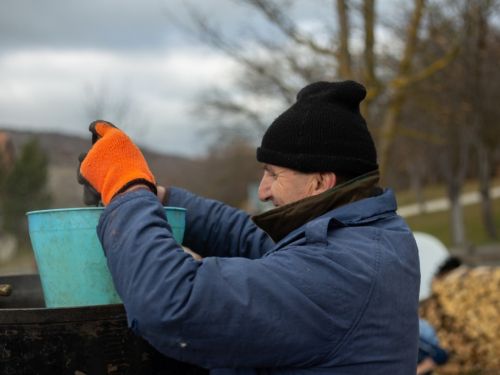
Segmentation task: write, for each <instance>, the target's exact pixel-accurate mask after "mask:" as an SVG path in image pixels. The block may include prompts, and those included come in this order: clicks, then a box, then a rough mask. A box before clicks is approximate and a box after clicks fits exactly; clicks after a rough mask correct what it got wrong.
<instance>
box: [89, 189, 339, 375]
mask: <svg viewBox="0 0 500 375" xmlns="http://www.w3.org/2000/svg"><path fill="white" fill-rule="evenodd" d="M217 228H218V226H217V225H214V226H212V227H211V228H210V230H216V229H217ZM97 231H98V236H99V239H100V241H101V243H102V246H103V249H104V251H105V254H106V257H107V261H108V266H109V269H110V271H111V274H112V276H113V281H114V284H115V287H116V290H117V292H118V294H119V295H120V297H121V298H122V300H123V303H124V305H125V308H126V311H127V319H128V323H129V326H130V327H132V329H134V330H135V332H136V333H137V334H139V335H140V336H142V337H143V338H145V339H146V340H148V341H149V342H150V343H151V344H152V345H153V346H154V347H155V348H156V349H158V350H159V351H160V352H162V353H164V354H165V355H167V356H169V357H173V358H176V359H178V360H181V361H184V362H190V363H195V364H197V365H200V366H203V367H206V368H225V367H239V368H245V367H283V366H297V367H308V366H311V365H314V364H317V363H321V360H323V359H324V357H325V356H326V355H327V354H326V353H329V352H330V351H331V350H332V347H331V343H332V342H335V341H337V342H340V338H339V339H338V340H336V339H335V337H332V335H333V332H335V329H333V328H332V324H333V323H332V319H331V314H332V311H323V309H322V308H319V307H318V306H317V305H316V304H314V303H312V302H311V293H310V292H311V290H310V289H309V288H311V287H313V286H312V285H311V283H310V282H309V283H304V282H303V281H301V280H304V278H308V277H314V278H315V280H317V278H318V276H319V275H323V274H324V275H329V273H328V272H326V270H320V271H318V270H316V272H315V273H314V275H313V272H310V271H309V268H308V267H307V266H306V265H303V266H302V265H298V266H297V263H296V262H290V258H289V257H290V253H289V255H288V256H287V257H283V256H282V255H281V254H282V252H281V251H278V252H276V253H273V254H272V255H269V256H265V257H264V258H262V259H259V260H251V259H247V258H241V257H237V258H219V257H209V258H205V259H203V260H202V261H197V260H194V259H193V258H192V257H191V256H190V255H188V254H187V253H184V252H183V251H182V248H181V247H180V246H179V245H178V244H177V243H176V242H175V240H174V239H173V237H172V234H171V231H170V227H169V225H168V222H167V220H166V216H165V211H164V210H163V208H162V207H161V204H159V203H158V200H157V199H156V197H155V196H154V195H153V194H151V193H149V192H145V191H140V192H135V193H130V194H127V195H126V196H124V197H121V198H119V199H117V200H116V201H114V202H113V203H112V204H111V205H109V206H108V207H107V208H106V210H105V212H104V213H103V214H102V216H101V219H100V222H99V225H98V228H97ZM219 241H220V240H219ZM292 253H293V252H292ZM297 254H299V252H297ZM301 275H303V276H301ZM320 282H321V281H320ZM325 285H335V283H325ZM333 305H335V306H334V308H337V306H338V308H339V309H340V308H343V306H342V304H340V303H339V304H333ZM339 315H340V314H339ZM344 323H345V322H344ZM339 331H340V330H339ZM304 343H307V345H304Z"/></svg>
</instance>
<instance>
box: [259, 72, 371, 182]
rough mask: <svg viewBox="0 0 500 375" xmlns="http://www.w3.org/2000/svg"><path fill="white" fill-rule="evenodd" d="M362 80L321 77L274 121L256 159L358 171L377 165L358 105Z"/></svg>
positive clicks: (317, 169)
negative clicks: (327, 80)
mask: <svg viewBox="0 0 500 375" xmlns="http://www.w3.org/2000/svg"><path fill="white" fill-rule="evenodd" d="M365 96H366V90H365V88H364V87H363V85H361V84H359V83H357V82H354V81H344V82H316V83H312V84H310V85H308V86H306V87H304V88H303V89H302V90H300V92H299V93H298V95H297V101H296V102H295V104H293V105H292V106H291V107H290V108H289V109H288V110H286V111H285V112H284V113H282V114H281V115H280V116H279V117H278V118H277V119H276V120H274V122H273V123H272V124H271V126H269V128H268V129H267V131H266V133H265V134H264V137H263V138H262V144H261V147H259V148H257V160H258V161H259V162H262V163H268V164H272V165H277V166H281V167H286V168H290V169H294V170H296V171H300V172H336V173H344V174H348V175H352V176H359V175H362V174H365V173H368V172H371V171H373V170H376V169H378V165H377V152H376V150H375V144H374V143H373V139H372V136H371V134H370V132H369V131H368V128H367V126H366V121H365V119H364V118H363V116H361V113H360V111H359V103H360V102H361V101H362V100H363V99H364V98H365Z"/></svg>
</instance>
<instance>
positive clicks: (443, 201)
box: [398, 186, 500, 217]
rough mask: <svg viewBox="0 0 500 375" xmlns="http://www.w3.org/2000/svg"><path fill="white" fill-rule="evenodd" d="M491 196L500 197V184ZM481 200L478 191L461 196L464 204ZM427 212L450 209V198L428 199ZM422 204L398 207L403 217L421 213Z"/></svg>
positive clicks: (493, 189) (425, 205) (461, 201)
mask: <svg viewBox="0 0 500 375" xmlns="http://www.w3.org/2000/svg"><path fill="white" fill-rule="evenodd" d="M490 196H491V198H492V199H495V198H499V197H500V186H497V187H494V188H492V189H491V191H490ZM479 202H481V195H480V194H479V193H478V192H473V193H466V194H463V195H462V197H461V198H460V203H461V204H462V205H463V206H466V205H469V204H475V203H479ZM424 207H425V212H427V213H430V212H437V211H446V210H449V209H450V201H449V200H448V198H440V199H434V200H431V201H427V202H425V204H424ZM421 213H422V212H421V210H420V206H419V205H418V204H410V205H408V206H403V207H400V208H399V209H398V214H399V215H401V216H403V217H410V216H415V215H419V214H421Z"/></svg>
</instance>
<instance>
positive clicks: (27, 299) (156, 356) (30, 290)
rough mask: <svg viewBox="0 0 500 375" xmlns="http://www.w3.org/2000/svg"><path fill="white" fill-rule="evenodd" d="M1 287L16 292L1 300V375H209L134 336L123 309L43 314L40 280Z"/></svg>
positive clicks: (26, 278)
mask: <svg viewBox="0 0 500 375" xmlns="http://www.w3.org/2000/svg"><path fill="white" fill-rule="evenodd" d="M2 284H8V285H12V290H13V292H12V295H10V296H8V297H0V374H4V375H10V374H16V375H17V374H30V375H31V374H71V375H75V374H78V375H84V374H85V375H91V374H92V375H93V374H96V375H99V374H106V375H107V374H165V375H177V374H179V375H198V374H199V375H202V374H203V375H205V374H208V371H207V370H205V369H201V368H199V367H197V366H193V365H190V364H186V363H182V362H179V361H176V360H174V359H171V358H168V357H165V356H163V355H162V354H161V353H159V352H158V351H156V350H155V349H154V348H153V347H152V346H151V345H149V343H148V342H147V341H145V340H143V339H142V338H140V337H138V336H136V335H135V334H134V333H133V332H132V331H131V330H130V329H129V328H128V327H127V320H126V316H125V309H124V307H123V305H101V306H85V307H70V308H45V304H44V302H43V292H42V289H41V284H40V278H39V276H38V275H16V276H4V277H0V285H2Z"/></svg>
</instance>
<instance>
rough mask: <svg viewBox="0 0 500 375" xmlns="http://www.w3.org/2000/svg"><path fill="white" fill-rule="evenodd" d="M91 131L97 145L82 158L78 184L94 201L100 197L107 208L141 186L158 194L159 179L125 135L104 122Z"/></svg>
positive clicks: (98, 123) (100, 122)
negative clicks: (120, 197) (120, 196)
mask: <svg viewBox="0 0 500 375" xmlns="http://www.w3.org/2000/svg"><path fill="white" fill-rule="evenodd" d="M89 130H90V132H91V133H92V138H93V139H94V140H95V143H94V145H93V146H92V148H91V150H90V151H89V153H88V154H86V155H85V154H82V155H80V158H79V159H80V165H79V169H78V170H79V171H78V182H80V183H81V184H83V185H85V186H87V187H88V190H89V191H90V192H92V193H93V196H94V198H96V196H97V194H100V195H101V197H102V201H103V203H104V205H106V206H107V205H108V204H109V202H110V201H111V199H112V198H113V197H114V196H115V195H116V194H119V193H122V192H124V191H126V190H128V189H129V188H130V187H132V186H135V185H139V184H144V185H146V186H147V187H149V188H150V189H151V191H152V192H154V193H155V194H156V183H155V179H154V176H153V174H152V173H151V171H150V170H149V168H148V165H147V163H146V160H145V159H144V156H143V155H142V153H141V151H140V150H139V149H138V148H137V146H136V145H134V143H133V142H132V141H131V140H130V138H129V137H128V136H127V135H126V134H125V133H123V132H122V131H121V130H119V129H118V128H116V127H115V126H114V125H113V124H111V123H109V122H106V121H101V120H98V121H94V122H93V123H91V124H90V126H89ZM90 188H92V189H94V191H92V189H90ZM84 193H85V192H84ZM91 198H92V197H90V198H89V199H88V200H89V201H91V200H92V199H91ZM85 203H86V202H85Z"/></svg>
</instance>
